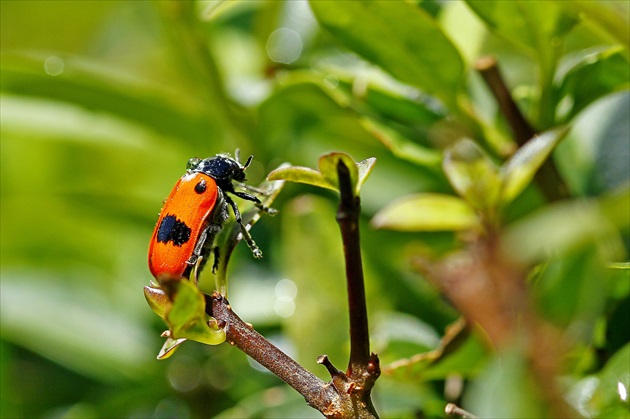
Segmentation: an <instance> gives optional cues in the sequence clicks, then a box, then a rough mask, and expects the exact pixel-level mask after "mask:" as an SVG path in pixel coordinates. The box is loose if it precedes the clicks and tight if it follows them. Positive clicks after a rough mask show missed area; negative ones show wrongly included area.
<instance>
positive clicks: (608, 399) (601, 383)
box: [568, 344, 630, 418]
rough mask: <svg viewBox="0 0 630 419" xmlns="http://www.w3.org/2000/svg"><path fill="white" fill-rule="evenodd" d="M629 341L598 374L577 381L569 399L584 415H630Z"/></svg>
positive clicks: (614, 416) (609, 416)
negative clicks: (629, 404)
mask: <svg viewBox="0 0 630 419" xmlns="http://www.w3.org/2000/svg"><path fill="white" fill-rule="evenodd" d="M628 359H630V344H626V345H625V346H624V347H623V348H621V349H620V350H618V351H617V352H616V353H615V354H614V355H613V356H612V357H611V358H610V359H609V360H608V362H607V363H606V365H605V366H604V368H603V369H602V371H601V372H600V373H599V374H597V375H591V376H588V377H585V378H583V379H582V380H580V381H579V382H577V383H576V384H575V385H574V386H573V387H572V388H571V390H570V391H569V394H568V400H569V402H571V404H573V406H574V407H575V408H576V410H577V411H578V412H579V413H580V414H581V415H583V416H585V417H601V418H627V417H628V393H630V363H628Z"/></svg>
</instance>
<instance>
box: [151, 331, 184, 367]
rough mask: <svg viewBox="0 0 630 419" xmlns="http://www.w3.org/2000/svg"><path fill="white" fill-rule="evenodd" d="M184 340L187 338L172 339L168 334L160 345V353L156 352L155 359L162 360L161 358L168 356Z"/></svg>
mask: <svg viewBox="0 0 630 419" xmlns="http://www.w3.org/2000/svg"><path fill="white" fill-rule="evenodd" d="M165 333H168V332H165ZM186 340H187V339H186V338H180V339H173V338H171V337H170V336H168V337H167V338H166V342H164V345H162V349H160V353H159V354H158V356H157V359H159V360H163V359H167V358H170V357H171V355H173V354H174V353H175V351H176V350H177V348H179V345H181V344H182V343H184V342H186Z"/></svg>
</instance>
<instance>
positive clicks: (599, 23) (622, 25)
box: [555, 0, 630, 51]
mask: <svg viewBox="0 0 630 419" xmlns="http://www.w3.org/2000/svg"><path fill="white" fill-rule="evenodd" d="M555 3H558V4H559V5H561V6H562V7H564V8H565V9H566V10H567V11H568V12H572V13H573V14H576V15H579V16H580V19H582V20H583V21H584V22H585V23H586V24H587V25H589V26H591V27H593V26H595V27H596V28H597V30H599V31H602V32H604V33H606V34H608V35H609V36H610V37H611V38H612V39H613V40H614V41H615V42H618V43H619V44H621V45H622V46H623V47H624V48H625V49H626V51H627V50H628V47H630V32H628V24H629V23H630V13H629V12H630V7H629V6H628V2H625V1H616V0H599V1H565V0H556V1H555Z"/></svg>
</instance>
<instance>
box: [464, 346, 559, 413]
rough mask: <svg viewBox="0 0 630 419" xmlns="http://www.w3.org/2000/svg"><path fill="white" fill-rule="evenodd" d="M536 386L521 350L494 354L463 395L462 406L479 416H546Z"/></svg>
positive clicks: (514, 349)
mask: <svg viewBox="0 0 630 419" xmlns="http://www.w3.org/2000/svg"><path fill="white" fill-rule="evenodd" d="M538 389H539V386H538V385H537V383H536V381H535V379H534V377H533V376H532V371H531V366H530V364H529V362H528V357H526V356H525V355H524V354H523V353H522V351H520V350H519V349H518V348H510V349H509V350H506V351H504V352H503V353H501V354H500V355H497V356H496V357H495V358H494V359H493V360H492V362H491V363H489V365H488V366H487V368H486V369H485V371H483V373H481V374H480V375H479V377H478V378H477V379H476V380H475V381H474V382H473V383H472V385H471V387H470V390H469V391H467V392H466V393H465V395H464V405H463V407H464V409H466V410H468V411H469V412H474V414H475V415H477V416H479V417H480V418H541V417H546V416H547V415H546V414H545V413H546V412H545V409H544V407H543V406H542V403H541V398H540V395H539V394H538Z"/></svg>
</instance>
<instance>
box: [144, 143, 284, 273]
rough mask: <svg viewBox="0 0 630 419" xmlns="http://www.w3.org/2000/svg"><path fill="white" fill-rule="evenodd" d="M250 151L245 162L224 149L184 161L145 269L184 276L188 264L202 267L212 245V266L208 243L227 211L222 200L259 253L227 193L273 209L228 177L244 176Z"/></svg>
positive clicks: (211, 242)
mask: <svg viewBox="0 0 630 419" xmlns="http://www.w3.org/2000/svg"><path fill="white" fill-rule="evenodd" d="M253 157H254V156H250V157H249V158H248V159H247V162H246V163H245V165H241V164H240V163H239V162H238V160H234V159H232V158H231V157H229V156H226V155H217V156H215V157H210V158H207V159H203V160H202V159H199V158H192V159H190V160H189V161H188V166H187V170H186V174H185V175H184V176H182V178H181V179H180V180H179V181H178V182H177V183H176V184H175V187H174V188H173V190H172V191H171V194H170V195H169V196H168V198H166V201H164V205H163V207H162V211H160V216H159V218H158V221H157V224H156V226H155V230H154V231H153V237H152V238H151V243H150V245H149V269H150V270H151V273H152V274H153V276H154V277H155V278H156V279H157V280H158V281H159V282H162V281H164V280H169V279H180V278H189V277H190V273H191V270H192V269H193V267H195V266H196V265H199V266H197V270H198V271H200V270H201V269H202V268H203V266H204V265H205V262H206V260H207V257H208V255H209V254H210V251H211V250H213V249H214V256H215V258H214V264H213V267H212V270H213V272H214V270H215V269H216V267H217V266H218V259H219V255H218V249H217V248H215V247H213V246H214V238H215V236H216V235H217V233H218V232H219V231H221V228H222V227H223V224H224V223H225V221H226V220H227V219H228V217H229V215H228V205H229V206H230V207H232V211H233V212H234V216H235V217H236V221H237V222H238V223H239V224H240V226H241V231H242V233H243V238H244V239H245V241H246V242H247V244H248V245H249V247H250V248H251V250H252V253H253V254H254V257H256V258H261V257H262V252H261V251H260V249H259V248H258V246H256V243H254V240H253V239H252V237H251V235H250V234H249V232H248V231H247V229H246V228H245V226H244V225H243V222H242V219H241V213H240V211H239V210H238V207H237V206H236V203H235V202H234V201H233V200H232V199H231V198H230V196H228V195H227V192H229V193H231V194H233V195H235V196H238V197H239V198H242V199H245V200H248V201H253V202H254V203H255V204H256V206H258V207H259V208H261V209H262V210H265V211H273V210H271V209H270V208H266V207H263V206H262V203H261V202H260V200H259V199H258V198H257V197H255V196H253V195H250V194H248V193H246V192H239V191H235V190H234V185H233V184H232V181H237V182H243V181H245V169H247V167H248V166H249V164H250V163H251V161H252V158H253ZM237 159H238V155H237Z"/></svg>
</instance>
